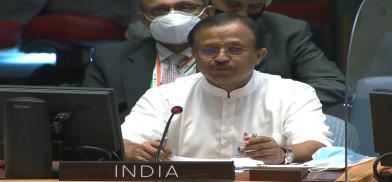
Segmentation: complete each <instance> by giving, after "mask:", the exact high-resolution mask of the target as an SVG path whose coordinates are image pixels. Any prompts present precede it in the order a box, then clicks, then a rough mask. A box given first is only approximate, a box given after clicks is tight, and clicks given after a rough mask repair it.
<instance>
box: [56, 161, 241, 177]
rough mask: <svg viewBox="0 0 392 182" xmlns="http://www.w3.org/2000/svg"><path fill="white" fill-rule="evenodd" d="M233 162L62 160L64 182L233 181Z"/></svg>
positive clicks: (60, 171)
mask: <svg viewBox="0 0 392 182" xmlns="http://www.w3.org/2000/svg"><path fill="white" fill-rule="evenodd" d="M234 178H235V173H234V164H233V161H205V162H204V161H162V162H121V161H102V162H95V161H94V162H85V161H61V162H60V164H59V180H61V181H80V180H82V181H177V180H184V181H187V180H188V181H189V180H202V181H203V180H230V181H233V180H234Z"/></svg>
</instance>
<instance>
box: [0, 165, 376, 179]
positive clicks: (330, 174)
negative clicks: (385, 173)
mask: <svg viewBox="0 0 392 182" xmlns="http://www.w3.org/2000/svg"><path fill="white" fill-rule="evenodd" d="M0 164H1V161H0ZM372 166H373V160H370V161H368V162H365V163H363V164H360V165H357V166H353V167H350V168H349V170H348V174H349V179H350V180H349V181H352V182H376V180H375V179H374V178H373V170H372ZM3 176H4V170H3V168H0V177H3ZM4 181H12V182H19V181H20V182H22V181H32V182H56V181H59V180H58V179H34V180H33V179H31V180H26V179H24V180H8V179H7V180H1V181H0V182H4ZM235 181H242V182H245V181H249V171H244V172H241V173H236V179H235ZM302 181H305V182H310V181H312V182H321V181H322V182H334V181H337V182H342V181H345V173H344V171H343V170H340V171H322V172H311V173H309V174H308V175H306V177H305V178H304V179H303V180H302Z"/></svg>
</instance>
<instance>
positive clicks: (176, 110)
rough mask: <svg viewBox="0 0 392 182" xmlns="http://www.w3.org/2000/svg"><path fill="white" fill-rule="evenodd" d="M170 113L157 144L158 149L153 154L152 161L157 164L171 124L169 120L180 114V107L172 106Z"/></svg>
mask: <svg viewBox="0 0 392 182" xmlns="http://www.w3.org/2000/svg"><path fill="white" fill-rule="evenodd" d="M170 111H171V115H170V118H169V120H168V121H167V123H166V126H165V130H164V131H163V134H162V138H161V141H160V142H159V147H158V150H157V153H155V160H154V161H155V162H159V161H160V154H161V151H162V148H163V144H164V143H165V140H166V135H167V132H168V130H169V126H170V122H171V120H172V118H173V116H174V115H175V114H180V113H182V107H181V106H174V107H172V108H171V110H170Z"/></svg>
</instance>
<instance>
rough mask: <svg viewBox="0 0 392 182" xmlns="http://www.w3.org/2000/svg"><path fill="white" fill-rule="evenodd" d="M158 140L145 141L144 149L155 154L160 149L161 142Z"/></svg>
mask: <svg viewBox="0 0 392 182" xmlns="http://www.w3.org/2000/svg"><path fill="white" fill-rule="evenodd" d="M157 143H158V142H156V141H148V142H145V143H143V150H144V151H146V152H147V153H148V154H150V155H155V153H156V152H157V150H158V147H159V143H158V145H157Z"/></svg>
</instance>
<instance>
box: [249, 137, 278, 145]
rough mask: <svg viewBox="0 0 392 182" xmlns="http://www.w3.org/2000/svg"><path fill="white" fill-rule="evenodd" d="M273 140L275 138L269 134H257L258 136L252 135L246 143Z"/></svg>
mask: <svg viewBox="0 0 392 182" xmlns="http://www.w3.org/2000/svg"><path fill="white" fill-rule="evenodd" d="M271 141H275V140H274V139H273V138H271V137H267V136H257V137H252V138H251V139H250V140H249V141H248V142H247V143H245V144H249V145H252V144H255V143H267V142H271Z"/></svg>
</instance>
